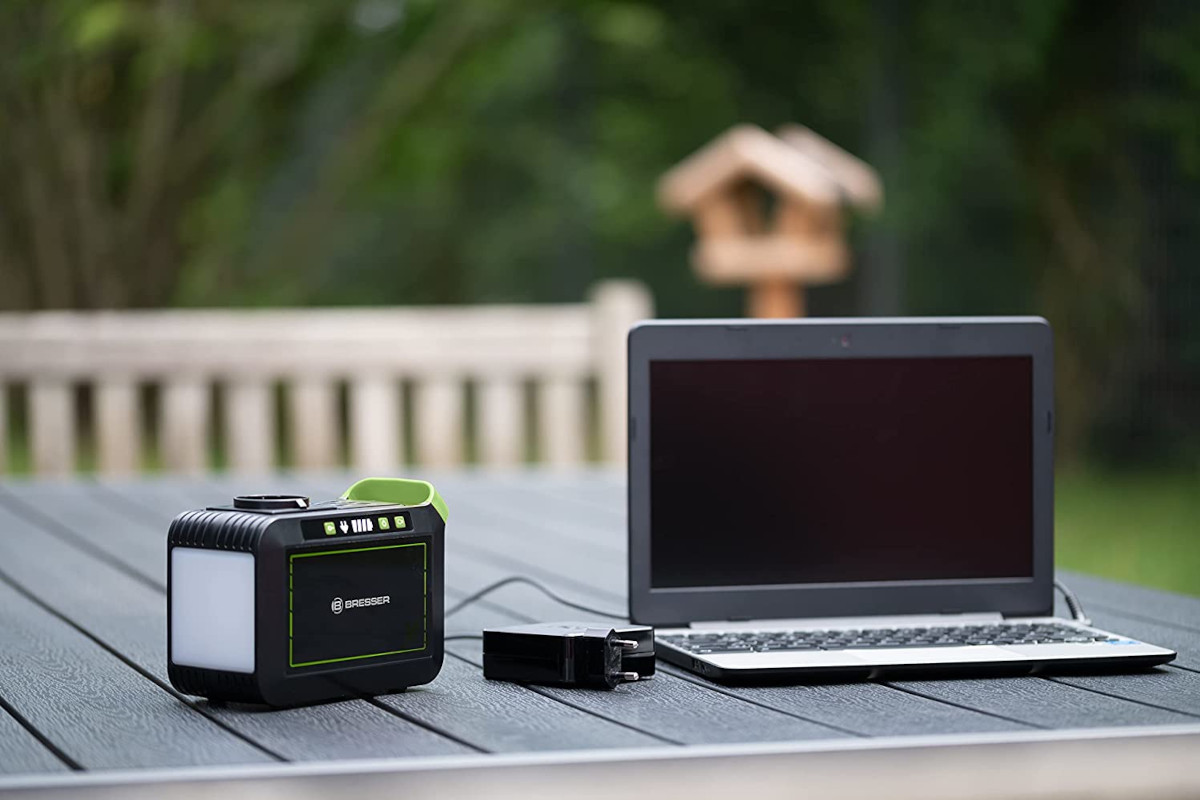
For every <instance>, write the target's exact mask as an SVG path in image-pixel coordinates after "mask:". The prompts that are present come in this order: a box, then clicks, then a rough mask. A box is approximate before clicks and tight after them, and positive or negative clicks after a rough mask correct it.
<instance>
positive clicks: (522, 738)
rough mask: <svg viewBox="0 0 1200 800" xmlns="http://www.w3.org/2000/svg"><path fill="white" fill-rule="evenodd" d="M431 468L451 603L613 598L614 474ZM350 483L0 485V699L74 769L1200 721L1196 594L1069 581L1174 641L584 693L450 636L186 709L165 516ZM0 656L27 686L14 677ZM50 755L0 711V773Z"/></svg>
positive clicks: (619, 518) (497, 607) (672, 675)
mask: <svg viewBox="0 0 1200 800" xmlns="http://www.w3.org/2000/svg"><path fill="white" fill-rule="evenodd" d="M427 477H429V478H430V479H432V480H434V482H435V483H436V484H437V485H438V486H439V489H440V490H441V492H442V494H443V495H444V496H445V497H446V498H447V502H448V503H449V506H450V512H451V521H450V528H449V535H448V539H447V576H446V578H447V600H448V603H452V602H453V601H454V599H456V598H461V597H463V596H465V595H466V593H468V592H470V591H473V590H475V589H477V588H479V587H480V586H482V585H484V584H486V583H489V582H491V581H494V580H497V579H499V578H502V577H506V576H508V575H513V574H524V575H528V576H530V577H533V578H536V579H541V580H542V581H543V582H545V583H546V584H548V585H550V586H552V587H553V588H555V589H556V590H558V591H559V592H560V593H562V594H564V595H566V596H569V597H572V598H574V599H577V600H579V601H581V602H584V603H587V604H591V605H594V606H596V607H599V608H603V609H608V610H611V611H614V612H623V611H624V598H625V589H626V587H625V580H626V575H625V570H626V565H625V547H626V543H625V496H624V492H625V490H624V485H623V479H622V477H621V476H620V475H619V474H616V473H613V472H604V471H591V470H581V471H578V472H575V473H559V474H554V473H535V472H511V473H507V474H499V473H497V474H484V473H477V474H473V473H462V472H451V473H446V474H442V475H438V474H433V475H429V476H427ZM349 482H350V478H348V477H347V476H340V475H327V476H313V475H296V476H287V475H275V476H269V477H265V478H262V479H256V480H252V481H247V480H246V479H244V478H240V477H229V476H216V477H210V478H205V479H180V478H167V479H156V480H130V481H125V482H121V483H113V484H92V483H87V482H64V483H28V484H22V483H6V484H3V485H0V604H2V607H0V636H3V637H4V639H5V641H17V642H19V644H18V645H17V646H16V647H13V648H10V649H9V652H7V653H5V654H3V655H2V656H0V665H3V666H4V669H3V670H2V671H0V699H3V700H4V701H5V702H7V703H10V704H11V705H12V707H13V708H14V710H16V711H17V712H18V713H20V714H22V715H23V716H25V717H26V718H27V719H28V720H29V722H30V724H31V725H33V726H34V727H35V729H36V730H38V731H39V733H41V734H42V735H44V736H46V737H47V739H48V740H50V741H52V742H53V743H54V744H55V746H57V747H61V748H62V749H63V750H64V752H66V753H67V754H68V756H69V757H70V758H73V759H78V760H79V761H81V762H82V763H83V765H84V766H85V767H88V768H96V767H110V766H146V765H175V764H192V763H195V764H232V763H243V762H245V761H263V760H267V759H270V758H271V757H272V754H277V755H278V756H279V757H282V758H286V759H292V760H298V761H299V760H304V761H307V760H319V759H345V758H360V757H388V756H395V757H412V756H422V755H431V754H443V753H444V754H455V753H470V752H473V751H480V752H521V751H546V750H564V749H568V750H569V749H595V748H611V747H653V746H658V745H664V744H669V743H681V744H707V743H731V742H775V741H795V740H801V739H834V740H836V739H845V740H849V739H851V738H854V737H864V736H865V737H872V736H893V735H911V734H935V733H939V734H946V733H974V732H1003V731H1013V730H1021V729H1032V728H1035V727H1041V728H1068V727H1085V728H1086V727H1100V726H1112V725H1116V726H1128V725H1164V724H1175V723H1183V724H1187V723H1195V722H1197V721H1198V720H1200V599H1193V598H1183V597H1180V596H1177V595H1171V594H1168V593H1164V592H1156V591H1154V590H1147V589H1141V588H1138V587H1128V586H1124V585H1121V584H1115V583H1112V582H1110V581H1102V580H1098V579H1094V578H1089V577H1087V576H1076V575H1070V576H1069V578H1068V582H1069V583H1070V584H1071V585H1072V586H1073V588H1075V590H1076V591H1077V592H1078V593H1079V594H1080V596H1081V598H1082V599H1083V600H1084V603H1085V605H1086V606H1087V608H1088V610H1089V612H1090V613H1091V614H1092V615H1093V617H1094V619H1095V621H1096V623H1097V624H1098V625H1100V626H1102V627H1107V628H1109V629H1112V630H1116V631H1119V632H1122V633H1127V634H1129V635H1131V636H1135V637H1139V638H1143V639H1145V640H1148V641H1152V642H1155V643H1159V644H1163V645H1165V646H1169V647H1174V648H1175V649H1177V650H1178V651H1179V652H1180V659H1179V661H1178V666H1177V667H1170V668H1165V669H1158V670H1155V671H1151V672H1148V673H1142V674H1135V675H1087V676H1063V677H1055V678H1035V677H1025V678H999V679H986V678H978V679H966V680H930V681H920V680H913V681H902V682H895V683H865V684H862V683H856V684H842V685H815V686H813V685H810V686H776V687H737V688H730V687H722V686H717V685H716V684H712V683H709V682H708V681H705V680H704V679H703V678H700V677H698V676H695V675H692V674H690V673H687V672H685V671H682V670H678V669H676V668H674V667H670V666H664V665H660V669H659V676H658V677H656V678H655V679H654V680H651V681H645V682H639V683H635V684H629V685H625V686H622V687H620V688H619V689H618V690H616V691H614V692H602V691H589V690H585V691H580V690H569V689H555V688H551V687H524V686H519V685H515V684H507V683H497V682H491V681H486V680H484V679H483V677H482V673H481V669H480V653H479V645H478V643H477V642H473V641H458V642H453V643H450V644H449V645H448V648H447V649H448V654H447V658H446V663H445V667H444V668H443V672H442V674H441V675H440V676H439V678H438V680H437V681H435V682H434V683H433V684H431V685H429V686H427V687H420V688H416V689H414V690H410V691H409V692H406V693H403V694H399V695H393V696H389V697H381V698H376V699H375V700H370V701H365V700H356V701H348V702H343V703H332V704H327V705H322V706H317V707H312V708H307V709H291V710H287V711H264V710H260V709H256V708H249V707H241V706H236V705H232V706H225V705H211V704H208V703H207V702H204V701H189V702H184V700H182V699H181V698H179V697H177V696H175V695H174V694H173V693H172V692H170V691H169V690H168V689H166V688H165V687H164V686H162V685H159V684H158V683H156V681H158V682H165V680H166V676H165V661H166V652H165V651H166V642H165V626H166V620H165V612H166V608H165V606H166V604H165V598H164V597H163V586H164V584H165V567H166V563H165V561H166V543H165V534H166V527H167V524H168V523H169V521H170V519H171V517H173V516H174V515H175V514H176V513H178V512H180V511H183V510H185V509H188V508H195V507H199V506H203V505H209V504H216V503H225V502H228V500H229V498H230V496H231V495H232V494H235V493H244V492H249V491H267V492H270V491H275V492H278V491H299V492H301V493H306V494H310V495H311V496H312V497H313V499H314V500H319V499H327V498H329V497H333V496H336V495H337V494H339V493H340V491H341V490H342V489H344V488H345V486H346V485H348V484H349ZM82 575H86V576H87V580H82V579H79V577H78V576H82ZM14 587H19V588H20V589H21V590H23V591H25V592H28V593H30V594H32V595H33V596H34V597H36V598H37V599H38V601H39V602H40V603H42V604H45V605H46V606H48V607H50V608H52V609H53V611H54V612H55V613H54V614H52V613H49V612H47V611H46V610H45V609H44V608H42V607H41V606H39V605H38V604H37V603H34V602H31V601H30V600H29V599H28V598H26V597H24V596H23V595H22V594H21V593H20V592H18V591H15V590H14ZM55 614H58V615H62V617H65V618H66V619H68V620H70V624H67V623H66V622H64V621H63V619H60V618H59V617H58V616H56V615H55ZM571 618H587V615H586V614H582V613H580V612H576V611H572V610H570V609H566V608H564V607H562V606H561V605H559V604H557V603H555V602H554V601H553V600H551V599H549V598H547V597H545V596H544V595H542V594H540V593H539V592H537V591H536V590H533V589H531V588H528V587H523V586H511V587H506V588H505V589H503V590H501V591H499V592H497V593H496V594H494V595H491V596H489V597H488V598H487V599H485V600H484V601H482V602H479V603H476V604H474V605H472V606H471V607H470V608H469V609H466V610H464V611H463V612H462V613H461V614H459V615H456V616H453V617H451V618H450V619H449V620H448V621H447V630H448V631H449V632H457V631H463V632H478V631H479V630H480V629H481V628H483V627H484V626H491V625H504V624H512V623H515V622H522V621H530V620H537V619H554V620H558V619H571ZM81 631H82V632H81ZM85 632H86V635H85ZM89 637H94V639H95V640H98V641H99V642H100V644H98V643H97V641H93V638H89ZM110 649H111V650H112V651H114V652H115V653H117V654H119V655H120V658H118V657H117V656H115V655H113V652H109V650H110ZM18 662H19V663H21V664H22V665H25V666H26V672H27V673H28V674H29V675H34V676H38V677H39V678H40V680H30V679H29V678H28V677H26V676H25V673H22V672H20V671H17V670H14V669H13V668H12V667H13V666H15V665H16V664H17V663H18ZM126 662H128V663H126ZM28 665H32V666H31V667H30V666H28ZM131 665H133V666H131ZM134 667H136V669H135V668H134ZM139 670H140V672H139ZM143 673H144V674H143ZM47 676H51V677H53V676H61V678H62V680H60V681H54V680H52V679H51V680H46V677H47ZM96 731H104V732H105V735H104V736H96V735H95V732H96ZM150 739H153V740H154V741H148V740H150ZM251 742H253V743H255V744H256V745H257V747H256V746H255V744H251ZM64 768H65V765H64V764H63V763H62V762H61V761H60V760H59V759H57V758H55V757H54V755H53V754H52V753H51V752H50V751H49V750H48V749H47V748H46V747H44V746H43V745H42V744H41V743H40V742H38V741H37V739H36V737H34V736H33V735H32V734H31V733H30V732H29V731H27V730H25V729H24V728H23V727H22V726H21V725H20V724H19V723H18V722H17V721H16V720H15V719H13V718H12V717H11V716H10V715H8V714H6V713H5V712H4V710H3V708H0V772H4V771H6V770H7V771H10V772H11V771H14V770H16V771H18V772H22V771H49V770H55V769H59V770H61V769H64Z"/></svg>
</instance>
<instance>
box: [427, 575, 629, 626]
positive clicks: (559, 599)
mask: <svg viewBox="0 0 1200 800" xmlns="http://www.w3.org/2000/svg"><path fill="white" fill-rule="evenodd" d="M516 583H519V584H523V585H525V586H531V587H533V588H534V589H537V590H538V591H539V592H541V593H542V594H544V595H546V596H547V597H549V598H550V599H551V600H553V601H554V602H556V603H559V604H561V605H564V606H566V607H567V608H573V609H575V610H576V611H583V612H584V613H587V614H595V615H597V616H600V617H609V618H611V619H622V620H624V619H629V617H628V616H627V615H625V614H614V613H613V612H611V611H604V610H602V609H599V608H592V607H590V606H585V605H583V604H582V603H576V602H573V601H571V600H568V599H567V598H565V597H563V596H561V595H559V594H557V593H555V592H554V590H552V589H550V588H549V587H547V586H545V585H544V584H541V583H539V582H537V581H535V580H534V579H533V578H526V577H525V576H524V575H510V576H509V577H507V578H503V579H501V580H498V581H496V582H495V583H489V584H488V585H487V586H484V587H483V588H482V589H479V590H478V591H476V592H473V593H471V594H469V595H467V596H466V597H464V598H463V599H462V600H459V601H458V602H457V603H455V604H454V605H452V606H450V608H448V609H446V613H445V615H444V616H447V617H448V616H450V615H451V614H457V613H458V612H459V611H462V610H463V609H464V608H466V607H467V606H469V605H471V604H472V603H477V602H479V601H480V600H482V599H483V598H485V597H487V596H488V595H489V594H491V593H492V592H494V591H496V590H497V589H502V588H504V587H505V586H509V585H512V584H516Z"/></svg>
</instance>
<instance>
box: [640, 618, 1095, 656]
mask: <svg viewBox="0 0 1200 800" xmlns="http://www.w3.org/2000/svg"><path fill="white" fill-rule="evenodd" d="M658 639H659V641H662V642H665V643H667V644H670V645H673V646H675V647H678V648H680V649H681V650H686V651H688V652H689V653H695V654H697V655H703V654H707V653H771V652H779V651H784V650H796V651H802V650H851V649H853V650H861V649H876V648H885V647H964V646H969V645H980V644H998V645H1014V644H1085V643H1088V642H1105V641H1117V640H1116V639H1110V637H1108V636H1106V635H1104V634H1099V633H1094V632H1092V631H1087V630H1081V629H1079V628H1074V627H1071V626H1069V625H1062V624H1059V623H1053V622H1040V623H1027V624H1008V623H996V624H992V625H956V626H945V627H930V628H864V629H847V630H841V629H837V630H818V631H739V632H728V631H727V632H712V633H703V632H697V633H689V634H682V635H672V636H660V637H658Z"/></svg>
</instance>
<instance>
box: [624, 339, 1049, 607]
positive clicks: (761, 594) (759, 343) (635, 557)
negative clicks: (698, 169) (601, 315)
mask: <svg viewBox="0 0 1200 800" xmlns="http://www.w3.org/2000/svg"><path fill="white" fill-rule="evenodd" d="M953 356H1029V357H1030V358H1031V359H1032V383H1033V392H1032V397H1031V402H1032V403H1033V416H1032V419H1033V425H1032V430H1031V431H1030V437H1031V439H1032V453H1033V464H1032V475H1033V487H1032V489H1033V519H1032V525H1033V575H1032V576H1030V577H1029V578H1004V579H970V580H937V581H905V582H889V583H870V584H864V583H850V584H841V583H822V584H796V585H789V586H786V587H779V586H769V587H755V586H733V587H725V586H722V587H687V588H661V587H660V588H654V587H652V586H651V583H650V580H651V569H650V566H651V565H650V537H651V530H650V498H651V493H652V491H653V487H652V486H651V483H650V433H651V420H650V363H651V362H652V361H655V360H675V361H678V360H716V359H779V358H797V359H804V358H834V359H846V358H906V357H908V358H922V357H924V358H928V357H934V358H936V357H953ZM628 358H629V361H628V369H629V456H628V493H629V494H628V504H629V506H628V511H629V559H628V560H629V611H630V618H631V619H632V620H634V621H636V622H638V623H640V624H646V625H658V626H680V625H684V624H687V623H691V622H698V621H706V622H711V621H722V620H753V619H763V620H767V619H793V618H795V619H800V618H809V617H846V616H854V617H863V616H878V615H894V614H955V613H979V612H999V613H1001V614H1004V615H1005V616H1022V617H1025V616H1043V615H1048V614H1050V613H1051V612H1052V609H1053V599H1054V598H1053V593H1054V590H1053V581H1054V575H1053V569H1054V564H1053V558H1054V552H1053V551H1054V502H1053V498H1054V450H1053V438H1054V436H1053V431H1054V353H1053V335H1052V332H1051V329H1050V325H1049V323H1048V322H1047V321H1046V320H1045V319H1043V318H1041V317H931V318H895V319H892V318H855V319H836V318H825V319H801V320H654V321H647V322H643V323H640V324H638V325H636V326H634V327H633V328H632V329H631V330H630V332H629V338H628Z"/></svg>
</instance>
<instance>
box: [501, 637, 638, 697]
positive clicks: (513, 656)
mask: <svg viewBox="0 0 1200 800" xmlns="http://www.w3.org/2000/svg"><path fill="white" fill-rule="evenodd" d="M653 674H654V629H653V628H651V627H649V626H646V625H620V626H617V627H609V626H605V625H603V624H599V623H594V622H593V623H586V622H547V623H538V624H533V625H513V626H510V627H507V628H487V629H485V630H484V632H483V676H484V677H485V678H488V679H490V680H497V681H516V682H518V683H538V684H545V685H549V686H588V687H592V688H596V689H614V688H616V687H617V686H618V685H619V684H621V683H625V682H627V681H636V680H641V679H643V678H648V677H650V676H651V675H653Z"/></svg>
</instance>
